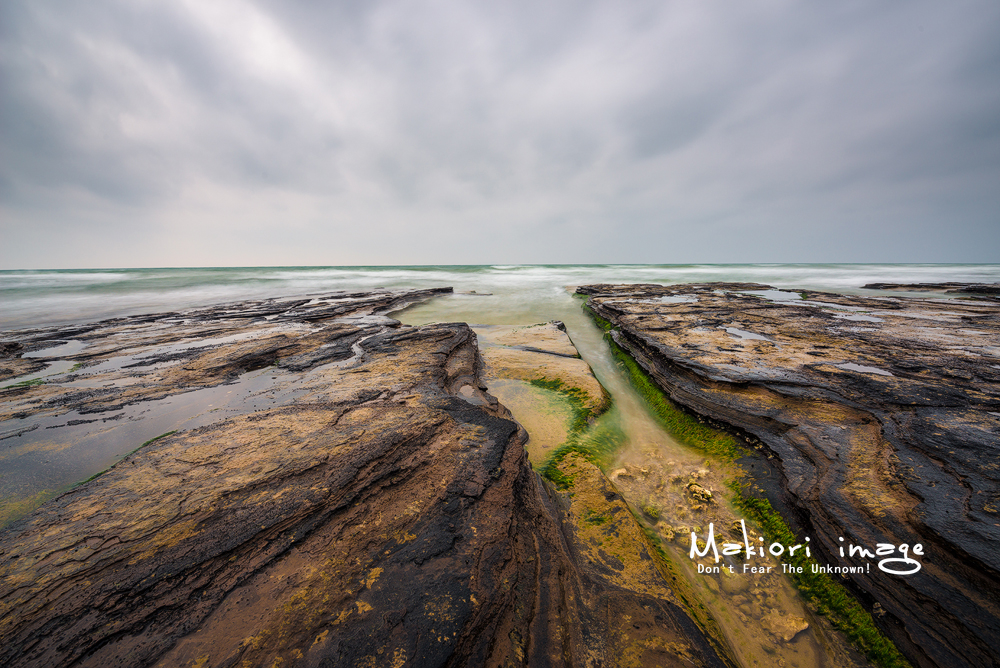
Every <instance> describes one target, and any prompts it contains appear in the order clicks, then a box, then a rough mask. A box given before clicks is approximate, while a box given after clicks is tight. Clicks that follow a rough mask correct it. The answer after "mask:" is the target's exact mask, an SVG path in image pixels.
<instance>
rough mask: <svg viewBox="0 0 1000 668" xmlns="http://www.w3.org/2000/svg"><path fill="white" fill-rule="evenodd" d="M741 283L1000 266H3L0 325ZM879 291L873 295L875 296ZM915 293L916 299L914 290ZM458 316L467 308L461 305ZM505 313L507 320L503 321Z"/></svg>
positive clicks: (885, 278)
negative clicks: (352, 297)
mask: <svg viewBox="0 0 1000 668" xmlns="http://www.w3.org/2000/svg"><path fill="white" fill-rule="evenodd" d="M707 281H741V282H756V283H764V284H768V285H772V286H774V287H778V288H807V289H812V290H829V291H833V292H848V293H857V294H865V293H867V292H868V291H865V290H862V289H861V286H863V285H865V284H867V283H875V282H882V283H890V282H891V283H915V282H933V283H940V282H946V281H961V282H976V283H982V282H986V283H992V282H998V281H1000V265H996V264H992V265H969V264H920V265H918V264H740V265H714V264H692V265H490V266H420V267H256V268H241V267H236V268H232V267H227V268H173V269H78V270H36V271H24V270H18V271H0V331H2V330H10V329H23V328H30V327H41V326H47V325H57V324H68V323H80V322H90V321H94V320H100V319H104V318H111V317H117V316H123V315H135V314H140V313H156V312H161V311H170V310H176V309H182V308H190V307H193V306H206V305H209V304H216V303H220V302H227V301H237V300H243V299H258V298H264V297H282V296H292V295H301V294H309V293H318V292H329V291H332V290H370V289H372V288H377V287H384V288H425V287H438V286H447V285H450V286H453V287H454V288H455V290H456V291H457V292H469V291H473V290H474V291H476V292H477V293H492V295H493V296H494V297H496V299H491V300H488V301H487V302H486V303H487V304H488V305H489V306H490V307H491V308H496V309H498V310H497V311H496V317H497V319H498V324H500V323H501V322H502V323H510V324H514V323H513V321H515V320H516V321H518V322H519V321H520V318H521V314H524V313H525V312H532V313H537V314H538V319H541V320H547V319H551V316H549V317H547V316H546V313H547V312H548V309H549V308H550V307H551V306H553V305H554V304H558V303H559V302H561V301H563V300H564V299H565V291H564V290H563V288H564V286H567V285H582V284H586V283H700V282H707ZM873 294H874V293H873ZM911 296H912V295H911ZM455 305H456V312H460V311H461V310H462V306H461V302H459V301H456V302H455ZM504 319H506V320H504Z"/></svg>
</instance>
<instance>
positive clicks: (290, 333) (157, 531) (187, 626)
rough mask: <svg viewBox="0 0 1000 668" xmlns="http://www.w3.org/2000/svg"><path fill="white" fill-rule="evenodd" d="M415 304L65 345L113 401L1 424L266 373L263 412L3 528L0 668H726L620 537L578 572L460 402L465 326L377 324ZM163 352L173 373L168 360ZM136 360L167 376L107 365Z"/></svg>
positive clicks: (582, 561)
mask: <svg viewBox="0 0 1000 668" xmlns="http://www.w3.org/2000/svg"><path fill="white" fill-rule="evenodd" d="M418 298H420V297H419V296H415V295H414V294H413V293H410V294H406V295H400V294H394V295H385V294H376V295H353V296H352V297H351V299H352V301H351V304H348V303H346V302H343V303H337V304H335V305H331V304H330V303H324V301H323V300H318V301H314V300H309V301H307V302H303V301H302V300H292V301H280V300H272V301H268V302H266V303H251V304H249V306H248V309H249V312H252V313H253V315H252V316H249V315H247V312H243V311H241V308H240V307H239V306H238V305H224V306H219V307H213V308H209V309H201V310H198V311H194V312H186V313H180V314H176V315H175V316H170V317H168V318H165V319H157V318H155V317H152V316H149V317H146V319H145V320H144V321H143V322H142V323H137V322H132V321H130V320H129V319H127V318H126V319H117V320H115V321H106V322H105V323H100V324H99V325H97V326H94V327H93V328H91V329H90V330H88V331H87V332H86V333H85V334H80V336H86V337H87V339H86V340H87V341H89V342H91V346H90V347H88V349H87V350H85V351H83V352H82V353H81V357H80V358H81V359H85V360H87V363H88V364H93V365H96V364H106V365H109V369H108V370H106V371H95V372H94V374H93V375H94V376H96V377H97V379H98V381H100V382H101V383H103V382H104V381H109V382H110V384H111V385H113V386H112V387H99V388H92V389H83V390H81V389H80V388H76V387H72V386H65V385H60V384H59V383H53V384H52V385H53V386H52V387H48V388H44V387H39V388H31V390H30V392H29V394H28V395H26V396H25V397H20V396H19V397H17V398H15V399H13V400H12V403H13V405H11V406H7V407H5V408H4V412H5V414H6V415H8V416H11V417H9V418H8V419H11V420H13V419H18V420H23V419H27V418H28V417H29V416H36V417H37V418H38V419H39V420H47V419H53V418H54V417H55V416H57V415H60V414H61V412H67V411H68V410H70V408H72V410H76V411H78V412H81V413H82V412H86V411H87V410H88V409H93V410H94V411H95V412H102V411H106V409H107V408H108V407H109V406H116V407H120V406H125V405H128V404H129V403H134V404H136V405H137V406H138V407H142V406H145V405H148V406H152V405H153V402H155V401H157V398H158V397H163V396H170V397H182V396H183V394H181V392H183V391H184V390H185V389H190V388H191V387H197V388H202V389H207V388H213V387H223V388H224V387H226V385H224V384H225V383H230V382H231V379H232V376H233V374H235V373H239V372H240V371H243V372H245V371H246V370H248V369H253V368H256V367H258V366H259V365H260V364H262V363H265V362H267V363H272V362H273V363H274V364H275V365H276V366H275V367H274V368H275V369H276V371H275V372H274V373H275V374H276V375H275V377H274V378H273V379H272V380H273V381H274V382H273V383H270V384H268V385H267V388H266V389H267V393H268V396H273V397H276V398H274V399H268V400H265V398H264V397H263V396H262V395H260V406H259V407H257V408H254V409H253V410H252V412H248V411H249V409H248V410H247V411H243V412H242V413H240V412H237V413H235V414H227V415H225V416H222V417H219V418H217V419H216V420H214V421H210V422H209V423H207V424H204V425H202V426H199V427H196V428H190V429H181V430H179V431H176V432H173V433H169V434H166V435H163V436H162V437H160V438H157V439H154V440H153V441H152V442H150V443H148V444H145V445H144V447H141V448H140V449H139V450H137V451H135V452H134V453H133V454H130V455H128V456H127V457H126V458H124V459H122V460H121V461H119V462H118V463H117V464H116V465H115V466H114V467H112V468H111V469H110V470H108V471H107V472H105V473H103V474H102V475H100V476H98V477H96V478H95V479H93V480H91V481H89V482H87V483H86V484H83V485H81V486H79V487H77V488H75V489H73V490H72V491H70V492H68V493H65V494H63V495H61V496H59V497H57V498H55V499H53V500H52V501H50V502H48V503H46V504H45V505H43V506H42V507H41V508H39V509H38V510H36V511H35V512H33V513H32V514H30V515H27V516H26V517H24V518H22V519H20V520H18V521H17V522H15V523H14V524H12V525H11V526H9V527H7V528H6V529H5V530H3V532H2V533H0V564H2V566H0V641H2V642H0V664H2V665H5V666H12V667H13V666H70V665H72V666H100V667H102V668H104V667H113V666H123V667H124V666H128V667H129V668H132V667H138V666H153V665H157V666H178V665H198V666H206V667H207V666H236V665H253V666H270V665H278V664H285V665H308V666H334V665H337V666H340V665H344V666H348V665H351V666H353V665H387V666H393V665H416V666H445V665H449V666H452V665H468V666H501V665H503V666H506V665H525V664H527V665H533V666H548V665H551V666H567V665H617V664H618V663H619V661H620V659H621V657H624V656H628V657H630V659H629V660H630V661H631V662H632V663H633V665H647V666H674V665H676V666H680V665H684V666H690V665H696V666H722V665H724V663H723V661H722V660H721V659H720V658H719V657H718V655H717V654H716V651H715V649H713V647H712V645H710V644H709V642H708V641H707V640H706V639H705V638H704V637H703V636H702V634H701V632H700V631H699V630H698V628H697V627H696V626H695V625H694V624H693V623H692V622H691V621H690V620H689V619H688V617H687V616H686V615H685V614H684V612H683V610H682V608H681V607H680V605H679V603H678V601H677V600H675V597H674V596H673V595H672V593H671V590H670V588H669V587H668V586H667V584H666V580H665V579H664V577H663V575H662V574H661V573H660V572H659V571H658V570H657V568H656V567H655V565H654V562H653V560H652V559H651V557H650V554H649V550H648V546H647V545H646V543H645V542H644V539H643V538H642V535H641V530H640V529H639V528H638V526H637V525H635V523H634V520H633V519H632V517H631V515H630V514H629V513H628V512H620V513H618V515H619V516H620V518H621V520H620V522H619V524H617V525H616V527H620V532H621V533H622V535H625V534H626V532H628V531H632V532H633V534H634V535H633V537H632V538H631V539H630V540H627V541H624V542H623V543H622V548H621V550H619V555H618V556H614V557H613V558H612V557H608V559H603V558H601V557H599V556H594V555H593V553H592V551H591V550H590V549H589V544H588V543H587V541H585V540H582V539H581V538H580V536H579V535H578V534H577V533H576V528H575V527H576V524H574V523H573V522H571V521H567V520H566V518H567V514H572V512H573V511H572V507H574V506H573V504H574V503H578V502H579V500H573V499H570V498H568V497H567V496H565V495H562V494H559V493H556V492H554V491H553V490H551V489H548V488H546V487H545V486H544V485H543V484H542V481H541V479H540V478H539V477H538V476H537V475H536V474H535V473H534V472H533V471H532V470H531V468H530V467H529V465H528V462H527V460H526V456H525V450H524V447H523V446H524V432H523V430H522V429H520V428H519V426H518V425H517V423H516V422H514V421H513V420H512V419H511V418H510V414H509V413H508V412H507V410H506V409H505V408H503V407H502V406H500V405H499V404H498V403H497V402H496V400H495V399H493V400H486V401H482V400H480V401H478V402H472V401H471V400H466V398H463V396H462V394H461V390H462V388H465V387H467V386H469V385H471V386H472V387H476V388H478V387H481V386H482V384H483V383H482V377H481V371H482V366H483V363H482V360H481V358H480V356H479V352H478V349H477V346H476V337H475V335H474V334H473V332H472V331H471V330H470V329H469V328H468V326H466V325H464V324H460V323H453V324H440V325H429V326H425V327H420V328H410V327H398V323H395V325H394V324H393V322H394V321H392V322H389V321H388V319H386V318H384V317H383V316H381V315H379V314H380V313H384V312H385V310H387V309H391V308H396V307H399V306H400V305H402V304H405V303H406V302H407V301H408V300H413V299H418ZM340 299H343V297H341V298H340ZM362 302H364V303H363V304H362ZM352 304H353V306H352ZM359 304H361V305H360V306H359ZM313 306H315V307H316V308H317V309H319V316H317V313H313V312H311V308H312V307H313ZM334 306H335V307H336V308H334ZM334 310H336V311H338V313H339V315H337V316H336V317H332V316H331V314H332V313H333V311H334ZM265 314H266V315H265ZM314 316H317V317H314ZM304 323H308V325H305V324H304ZM140 324H141V325H142V326H138V325H140ZM46 335H47V334H46V333H45V332H42V331H37V330H36V331H33V332H32V333H31V334H30V335H29V337H30V338H32V339H33V340H35V341H40V340H43V339H44V337H45V336H46ZM220 337H221V339H222V340H219V339H220ZM171 346H173V347H174V348H171ZM176 346H187V348H186V351H187V352H191V355H189V356H188V355H186V353H185V355H183V356H181V357H179V358H169V355H171V354H179V353H180V352H182V351H178V350H176ZM150 349H152V350H153V353H152V355H153V357H151V359H153V358H155V355H161V357H160V358H159V359H161V360H163V361H164V362H165V365H164V366H162V367H160V366H158V365H156V364H154V365H144V366H141V367H135V368H130V369H125V368H124V366H123V365H121V364H117V365H116V364H115V363H114V362H115V360H118V359H124V358H128V359H135V358H136V357H137V355H136V352H137V351H141V352H142V355H149V354H150ZM157 350H158V351H159V352H156V351H157ZM171 350H173V352H171ZM192 351H193V352H192ZM348 353H350V354H349V355H348ZM140 356H141V355H140ZM560 359H561V358H560ZM91 368H98V367H96V366H94V367H91ZM100 368H102V369H103V368H104V367H100ZM278 370H280V372H279V371H278ZM293 371H294V372H293ZM131 374H136V375H131ZM267 376H268V378H270V374H268V375H267ZM84 377H85V378H87V377H89V376H84ZM233 387H234V388H235V387H237V386H236V385H235V384H234V385H233ZM234 391H235V390H234ZM253 392H258V393H260V391H259V390H258V389H253V388H252V391H251V394H250V396H252V397H253V396H258V394H253ZM484 396H485V397H486V398H487V399H492V398H491V397H489V395H485V394H484ZM15 415H16V416H19V417H16V418H15V417H13V416H15ZM74 422H76V426H74V427H72V428H74V429H104V428H105V427H103V426H102V425H103V421H102V422H95V423H93V424H89V423H88V422H87V421H74ZM66 424H67V425H68V422H67V423H66ZM66 428H70V427H66ZM39 431H43V430H39ZM579 466H580V467H584V468H585V467H588V466H589V467H590V469H587V470H588V471H589V473H588V475H590V476H591V477H592V478H593V479H594V480H595V481H598V482H595V483H594V485H592V486H600V485H602V484H606V485H610V483H607V481H606V480H605V479H604V478H603V476H602V475H601V474H600V471H598V470H597V469H596V468H595V467H593V466H592V465H589V464H588V463H586V462H580V464H579ZM600 481H603V482H600ZM609 491H610V488H609ZM602 498H603V497H602ZM614 498H617V497H614ZM598 502H601V503H606V504H611V503H618V504H620V505H621V506H622V507H623V508H624V504H623V502H621V501H620V500H619V501H617V502H614V501H607V500H605V501H600V500H598ZM636 532H638V533H636ZM616 560H617V561H616ZM614 564H617V565H618V566H617V567H612V566H614ZM622 569H625V572H624V574H623V572H622ZM626 576H628V577H626Z"/></svg>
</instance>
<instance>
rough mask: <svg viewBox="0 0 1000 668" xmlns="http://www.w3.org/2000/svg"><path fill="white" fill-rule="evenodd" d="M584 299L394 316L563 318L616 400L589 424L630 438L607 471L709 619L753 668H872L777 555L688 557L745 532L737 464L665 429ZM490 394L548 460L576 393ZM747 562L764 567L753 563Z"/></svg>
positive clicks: (540, 458) (532, 449)
mask: <svg viewBox="0 0 1000 668" xmlns="http://www.w3.org/2000/svg"><path fill="white" fill-rule="evenodd" d="M582 306H583V302H582V301H581V300H580V299H579V298H575V297H574V296H572V294H571V291H570V290H569V289H564V290H562V291H560V292H559V294H557V293H555V292H551V291H547V292H545V293H544V294H538V295H537V298H536V299H531V298H530V295H526V294H525V293H521V294H519V295H517V296H516V298H514V295H509V294H508V295H468V294H456V295H451V296H444V297H438V298H435V299H434V300H432V301H430V302H426V303H424V304H420V305H417V306H413V307H410V308H408V309H406V310H404V311H401V312H398V313H396V314H393V317H395V318H398V319H400V320H401V321H402V322H404V323H405V324H410V325H422V324H427V323H433V322H455V321H462V322H468V323H470V324H471V325H473V326H474V327H475V326H476V325H531V324H535V323H541V322H547V321H551V320H560V321H562V322H563V323H564V324H565V326H566V332H567V334H568V335H569V337H570V338H571V340H572V342H573V344H574V345H575V346H576V348H577V350H578V351H579V353H580V355H581V357H582V358H583V359H584V360H585V361H586V362H587V363H588V364H589V365H590V367H591V369H592V370H593V372H594V375H595V376H596V377H597V379H598V380H599V381H600V383H601V384H602V385H603V386H604V388H605V389H606V390H607V391H608V393H609V394H610V395H611V397H612V402H613V403H612V407H611V409H610V410H609V411H608V412H606V413H605V414H604V415H602V416H601V417H600V418H598V419H597V420H596V422H595V423H594V424H592V425H591V427H590V432H596V431H598V430H602V429H603V430H605V431H614V432H615V433H617V434H619V438H620V439H622V440H623V445H621V447H620V449H618V450H617V451H616V454H615V456H614V459H613V461H612V462H611V463H610V464H609V465H608V466H607V467H606V469H605V473H606V475H608V477H609V478H611V480H612V481H613V482H614V483H615V485H616V486H617V487H618V489H619V491H620V492H621V493H622V495H623V496H624V497H625V499H626V501H627V502H628V503H629V505H630V506H632V508H633V509H635V510H636V511H637V513H638V514H639V517H640V521H642V522H643V523H645V525H646V526H647V527H649V528H652V529H653V530H654V531H655V532H656V533H657V534H658V535H659V537H660V538H661V540H662V547H663V548H664V551H665V553H666V554H667V556H668V558H669V560H670V561H671V568H672V570H673V571H674V572H675V573H676V574H677V575H678V577H679V578H680V579H681V581H682V582H683V584H682V585H681V589H682V590H683V591H682V592H680V593H681V594H682V595H683V596H684V597H685V598H686V599H687V600H688V602H689V603H690V604H691V606H690V608H691V611H692V612H693V614H694V616H695V617H696V618H697V619H698V620H699V623H701V624H702V625H703V626H713V625H714V626H715V627H716V628H717V631H716V633H717V634H719V635H722V636H723V637H724V639H725V644H727V645H728V646H729V647H730V648H731V650H732V652H733V654H734V655H735V658H736V660H737V661H738V662H739V663H740V665H742V666H746V667H750V666H762V667H763V666H788V667H792V666H797V667H800V668H812V667H814V666H824V667H826V666H829V667H831V668H833V667H835V666H836V667H840V666H852V665H858V666H860V665H869V664H868V662H867V661H866V660H865V659H864V658H863V657H861V656H860V655H859V654H858V653H857V652H856V651H855V650H853V649H852V648H851V647H850V646H849V644H848V642H847V640H846V639H845V638H844V637H843V636H842V635H841V634H840V633H839V632H837V631H835V630H834V629H833V628H832V626H831V625H830V624H829V622H828V621H827V620H826V619H825V618H822V617H820V616H818V615H816V614H814V613H813V611H812V610H811V609H810V608H809V606H808V605H807V604H806V603H805V601H804V600H803V599H802V597H801V596H800V595H799V594H798V592H797V590H796V589H795V587H794V586H793V585H792V583H791V581H790V580H789V578H788V576H786V575H783V574H782V566H781V564H780V562H779V561H778V560H776V559H774V558H772V557H770V556H768V557H767V558H761V557H759V556H758V557H754V558H751V559H750V560H748V561H740V560H738V559H735V558H733V557H724V560H723V561H721V562H719V564H718V565H719V566H720V568H719V569H718V571H719V572H718V573H700V572H699V569H698V565H699V564H701V565H702V566H703V567H704V566H714V565H716V564H715V562H714V559H713V558H711V557H706V558H700V559H697V560H692V559H691V558H690V556H689V550H690V547H691V531H692V530H694V531H697V532H698V536H699V537H700V538H705V537H706V536H707V532H708V526H709V524H710V523H711V524H713V525H714V528H715V535H716V539H717V542H718V543H719V545H720V549H721V544H722V542H724V541H725V542H730V541H731V542H737V543H741V542H742V541H743V535H742V528H741V527H740V524H739V522H740V520H741V519H743V517H742V516H741V515H740V513H739V512H738V511H737V510H735V509H734V508H733V507H732V506H731V504H730V503H729V502H728V501H727V494H728V492H727V490H726V487H725V480H726V479H727V478H728V477H730V476H732V474H733V470H732V468H731V465H729V464H726V463H723V462H720V461H716V460H714V459H712V458H711V457H708V456H706V455H705V454H704V453H702V452H699V451H698V450H695V449H693V448H690V447H687V446H685V445H682V444H680V443H679V442H677V441H676V440H675V439H673V438H672V437H671V436H670V434H669V433H667V432H666V431H665V430H664V429H663V427H661V425H660V423H659V422H658V421H657V420H656V418H655V417H654V416H653V414H652V413H651V412H650V410H649V408H648V406H647V404H646V402H645V400H644V399H643V398H642V397H641V396H640V395H639V394H638V393H637V392H636V391H635V390H634V388H633V387H632V385H631V384H630V381H629V378H628V376H627V375H626V372H625V371H624V370H623V369H622V368H619V366H618V365H617V364H616V362H615V360H614V358H613V356H612V354H611V350H610V348H609V347H608V344H607V343H606V342H605V341H604V338H603V332H602V331H601V330H600V328H598V327H597V326H596V325H595V324H594V322H593V321H592V320H591V318H590V317H589V316H588V315H587V314H586V313H585V311H584V310H583V308H582ZM489 392H490V393H491V394H494V395H495V396H496V397H497V398H498V399H500V401H501V402H502V403H504V405H506V406H507V407H508V408H509V409H510V410H511V412H512V413H513V414H514V416H515V418H517V419H518V421H519V422H521V424H522V425H523V426H524V427H525V429H526V430H527V431H528V434H529V436H530V439H531V441H530V442H529V444H528V454H529V458H531V459H532V464H533V465H534V466H535V467H536V468H538V467H540V466H541V465H543V464H544V460H545V459H547V458H548V457H549V456H550V455H551V453H552V452H553V451H554V450H555V448H556V446H557V445H558V443H556V441H558V440H559V439H560V438H563V437H564V435H565V433H566V430H565V426H564V425H565V424H566V421H567V416H568V415H569V414H570V412H571V409H570V406H569V404H568V402H567V400H566V399H565V398H563V397H562V396H561V395H560V394H558V393H557V392H555V391H551V390H546V389H543V388H539V387H535V386H531V385H529V384H528V383H526V382H523V381H518V380H504V381H499V382H495V383H493V384H491V385H490V387H489ZM692 492H694V493H692ZM705 492H707V494H706V493H705ZM709 497H710V498H709ZM746 526H747V533H748V538H749V540H750V541H751V544H752V545H760V542H759V541H760V538H761V536H760V532H758V531H757V530H756V529H755V527H754V526H753V525H752V524H751V523H750V522H747V523H746ZM745 564H749V565H750V566H756V567H759V568H760V571H762V572H757V573H752V572H744V565H745ZM729 566H732V569H730V568H729ZM768 567H770V568H768ZM767 570H769V571H770V572H767ZM709 618H711V620H714V624H713V621H710V620H709Z"/></svg>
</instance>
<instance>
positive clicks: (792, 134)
mask: <svg viewBox="0 0 1000 668" xmlns="http://www.w3.org/2000/svg"><path fill="white" fill-rule="evenodd" d="M491 4H498V5H499V6H490V5H491ZM542 5H544V6H542ZM0 26H2V27H0V31H2V43H0V68H2V70H0V86H2V98H0V105H2V116H0V123H2V125H0V216H2V217H0V226H2V230H3V236H4V243H3V244H2V245H0V268H27V267H75V266H80V267H85V266H162V265H259V264H400V263H405V264H423V263H457V264H465V263H470V264H471V263H491V262H517V263H527V262H675V263H683V262H768V261H786V262H787V261H916V262H920V261H955V262H962V261H967V262H990V261H993V262H996V261H1000V252H998V251H1000V83H998V81H1000V80H998V79H997V72H1000V40H997V39H996V35H998V34H1000V5H997V4H996V3H994V2H988V1H986V0H983V1H980V2H962V1H961V0H959V1H958V2H955V3H939V2H929V1H928V2H920V1H917V2H887V3H868V2H844V3H824V4H818V3H805V2H791V1H783V0H773V1H769V2H756V3H753V6H734V5H733V3H721V2H695V1H690V2H684V1H681V2H662V1H660V0H658V1H656V2H641V1H640V2H634V3H614V2H586V1H584V2H579V1H577V2H572V3H570V2H559V1H555V2H549V3H535V2H532V3H529V2H518V1H517V0H515V1H513V2H509V3H472V2H461V1H458V0H438V1H426V2H424V1H421V2H407V1H386V2H364V3H361V2H359V3H347V2H339V3H320V2H315V1H310V0H298V1H295V2H289V1H288V0H283V1H278V0H256V1H253V0H213V2H210V3H206V2H197V1H196V0H171V1H169V2H167V1H160V0H143V1H139V2H136V1H129V2H124V1H121V2H116V1H114V0H94V1H93V2H88V3H78V2H69V1H67V2H58V1H53V2H45V3H39V2H28V1H23V2H22V1H19V0H11V2H6V3H4V5H3V7H2V9H0Z"/></svg>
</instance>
